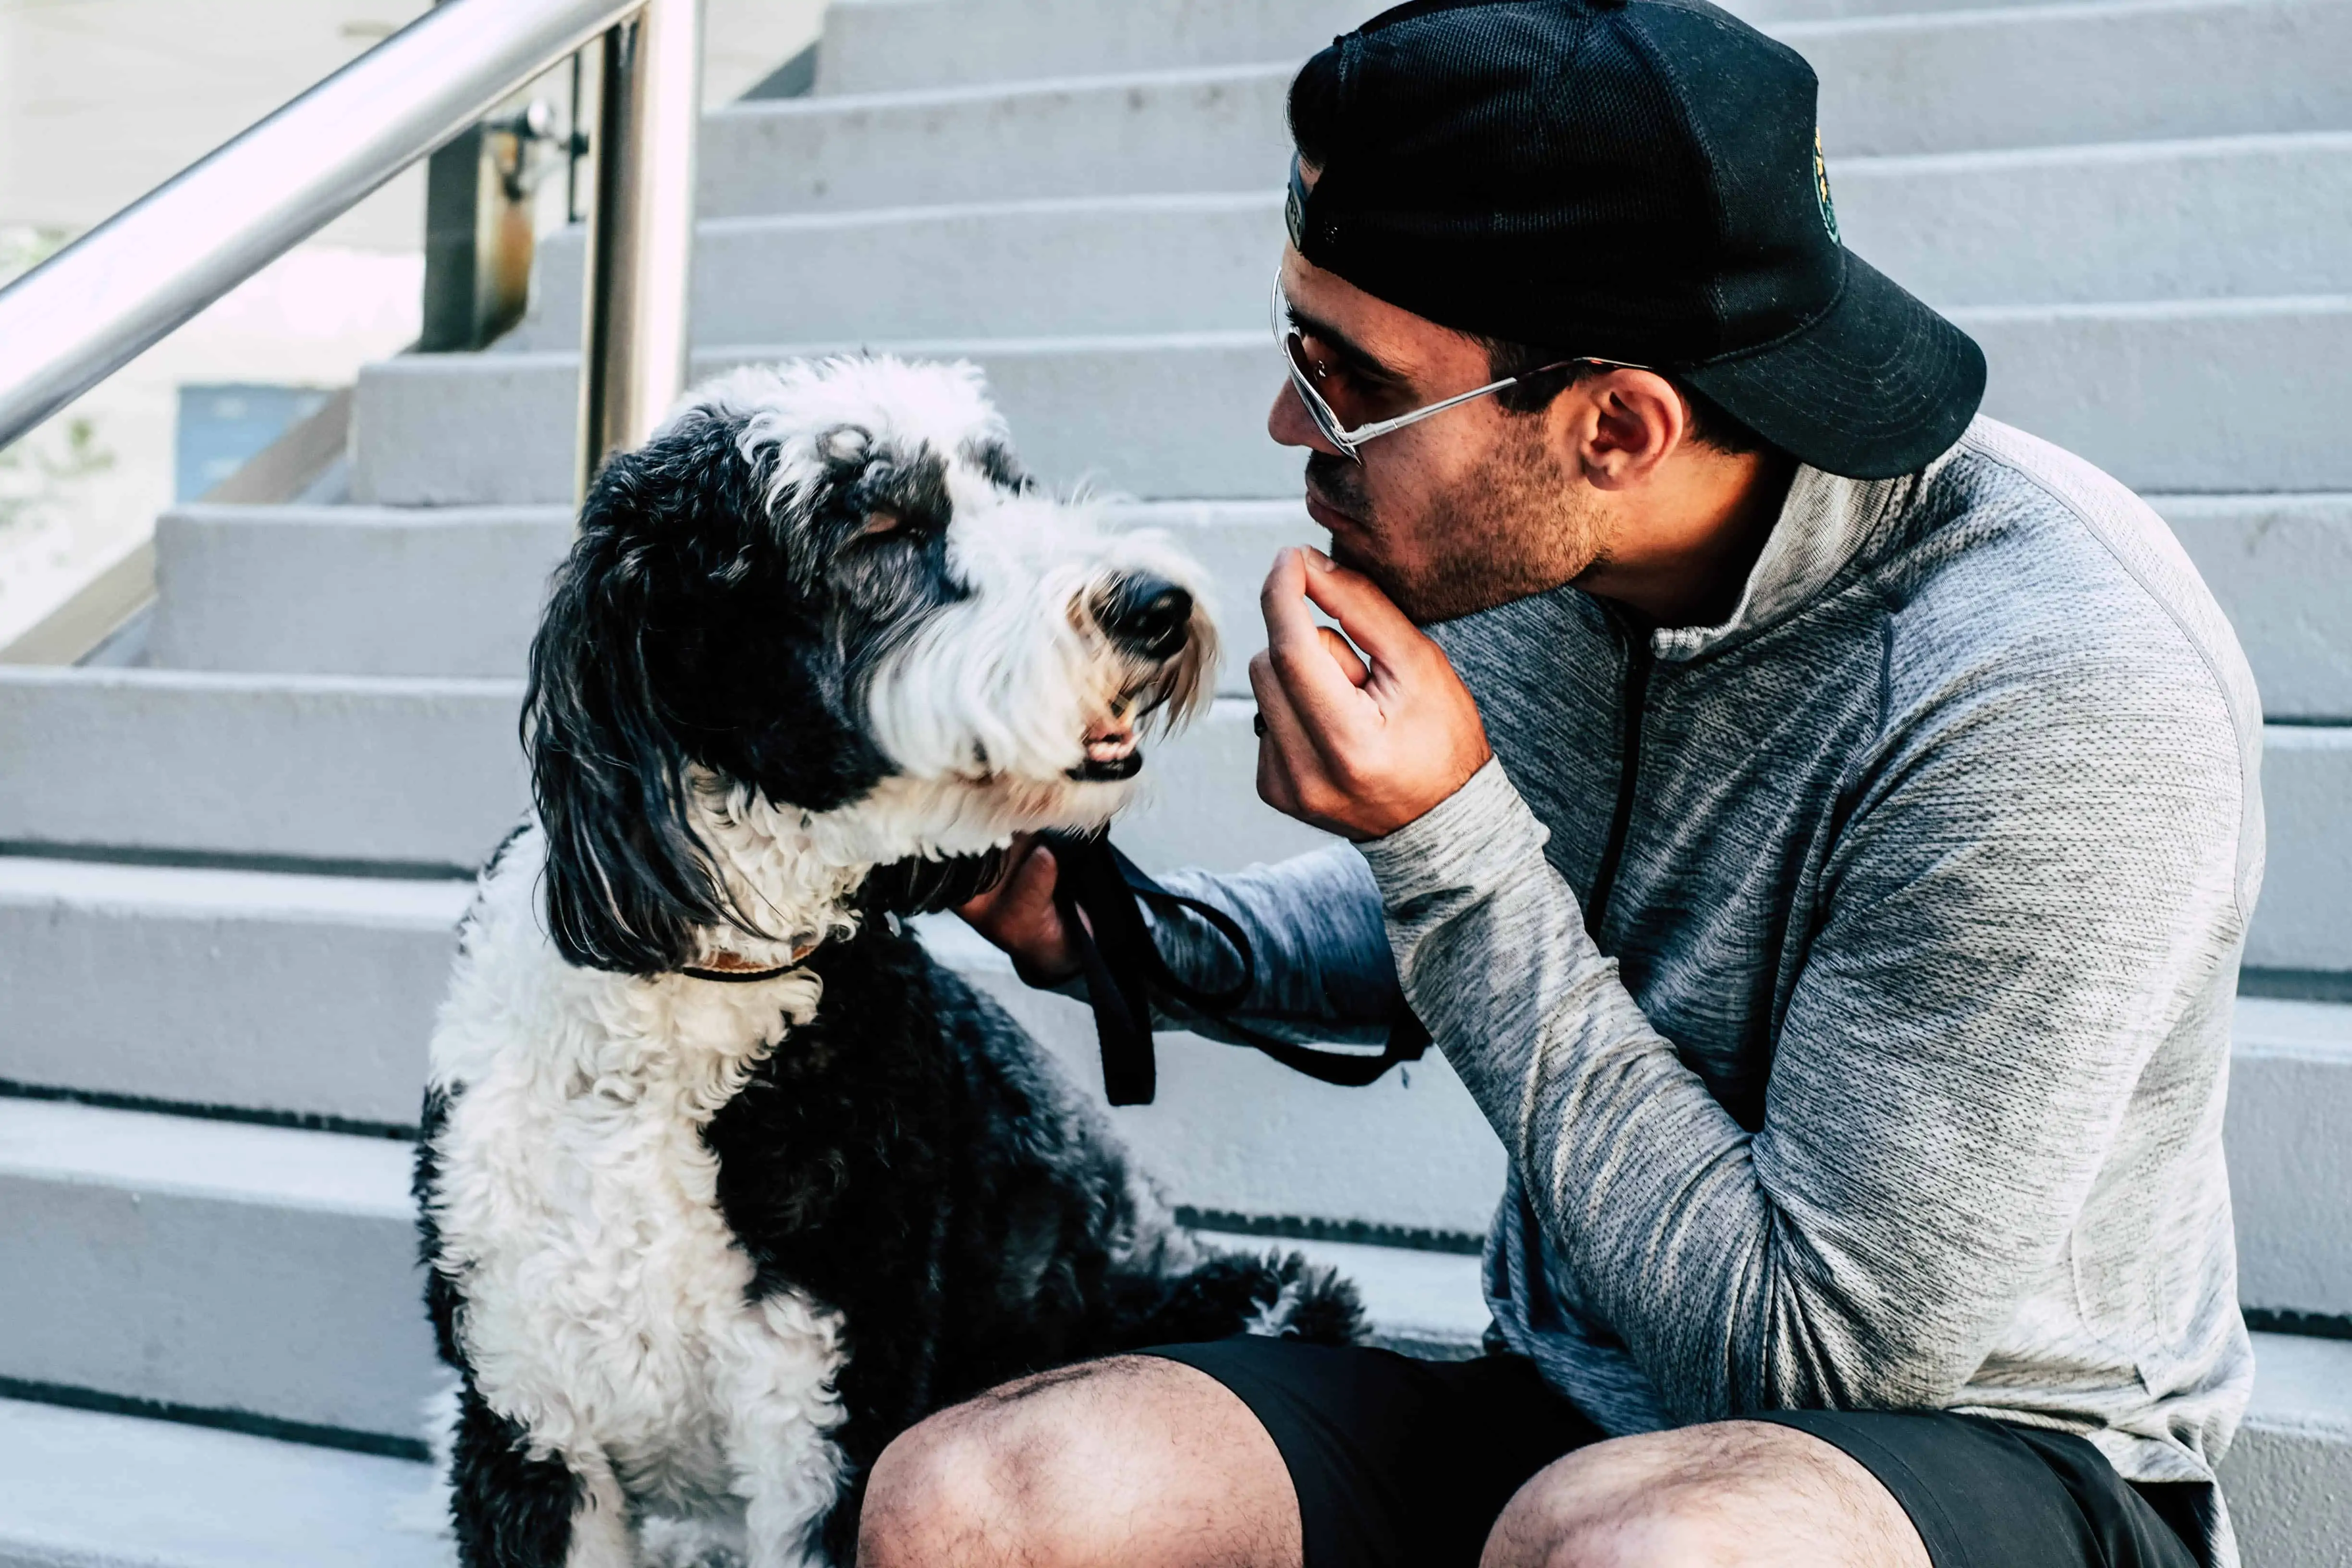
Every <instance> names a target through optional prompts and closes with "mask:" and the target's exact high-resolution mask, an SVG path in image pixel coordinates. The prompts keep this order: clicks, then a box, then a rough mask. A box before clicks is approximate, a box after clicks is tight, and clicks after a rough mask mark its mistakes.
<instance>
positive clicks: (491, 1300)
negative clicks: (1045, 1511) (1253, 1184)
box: [416, 356, 1361, 1568]
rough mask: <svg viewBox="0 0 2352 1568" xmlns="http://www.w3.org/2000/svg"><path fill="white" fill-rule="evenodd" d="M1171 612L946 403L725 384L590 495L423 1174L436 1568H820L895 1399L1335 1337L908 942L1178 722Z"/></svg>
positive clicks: (551, 607) (1326, 1291)
mask: <svg viewBox="0 0 2352 1568" xmlns="http://www.w3.org/2000/svg"><path fill="white" fill-rule="evenodd" d="M1196 578H1197V574H1196V571H1195V569H1194V568H1193V566H1192V564H1191V563H1189V562H1188V561H1186V560H1185V559H1184V558H1183V557H1182V556H1181V555H1180V554H1178V553H1177V552H1174V551H1173V550H1172V549H1171V548H1170V547H1169V546H1168V545H1167V544H1166V543H1165V542H1161V541H1160V540H1158V539H1156V538H1153V537H1150V536H1148V535H1143V534H1139V533H1114V532H1109V531H1105V530H1104V529H1102V528H1101V527H1099V526H1098V524H1097V519H1096V517H1095V516H1094V515H1093V512H1092V510H1091V509H1090V508H1088V507H1087V505H1085V504H1083V503H1079V502H1070V501H1064V500H1056V499H1054V498H1052V497H1049V496H1048V495H1046V494H1045V493H1044V492H1043V491H1042V490H1041V489H1039V488H1038V487H1037V486H1036V485H1035V484H1034V483H1033V482H1032V481H1031V480H1030V479H1027V478H1026V477H1025V476H1024V474H1023V472H1022V470H1021V469H1020V468H1019V467H1018V465H1017V464H1016V462H1015V460H1014V458H1013V455H1012V450H1011V447H1010V446H1009V444H1008V441H1007V437H1006V432H1005V426H1004V424H1003V420H1002V419H1001V418H1000V417H999V416H998V415H997V414H996V412H995V410H994V409H993V407H992V405H991V404H990V403H989V401H988V397H987V395H986V392H985V389H984V387H983V385H982V382H981V378H980V376H979V374H978V373H977V372H976V371H974V370H972V369H971V367H969V366H936V365H918V364H911V363H902V362H899V361H897V360H893V359H889V358H885V357H872V356H851V357H840V358H834V359H828V360H823V361H817V362H809V363H792V364H786V365H783V366H780V367H777V368H773V369H758V370H746V371H742V372H739V373H737V374H733V375H731V376H729V377H727V378H724V379H722V380H719V381H718V382H716V383H714V384H710V385H709V386H706V387H704V388H702V389H701V390H699V391H698V392H697V393H695V394H693V395H690V396H689V397H688V400H687V401H686V403H685V404H684V405H683V406H682V407H681V409H680V411H679V412H677V414H676V415H674V416H672V417H671V418H670V419H669V421H668V422H667V424H666V425H665V426H663V427H662V428H661V430H660V431H658V432H657V433H656V435H655V436H654V437H652V439H651V440H650V441H649V442H648V443H647V444H646V446H645V447H642V448H641V449H639V450H636V451H634V452H628V453H625V454H622V455H620V456H617V457H615V458H613V459H612V460H611V461H610V462H609V463H608V464H607V465H606V466H605V468H604V470H603V472H602V473H601V475H600V476H599V477H598V479H597V480H596V481H595V483H594V485H593V487H592V489H591V492H590V494H589V496H588V498H587V500H586V502H585V503H584V505H583V510H582V513H581V517H580V526H579V532H578V535H577V538H576V541H575V542H574V544H573V546H572V551H571V552H570V555H569V556H568V557H567V559H566V560H565V562H564V563H562V566H561V567H560V568H559V569H558V571H557V573H556V574H555V578H554V582H553V584H552V587H551V593H550V597H549V602H548V605H547V608H546V610H545V613H544V616H543V618H542V621H541V626H540V628H539V631H538V634H537V637H536V639H535V640H534V642H533V645H532V647H531V655H530V682H529V686H528V689H527V695H526V700H525V704H524V717H523V734H524V741H525V744H526V747H527V750H528V752H529V754H530V769H531V780H532V794H533V800H534V807H535V809H534V812H533V814H532V817H531V819H530V821H529V822H528V823H527V824H526V826H524V827H523V828H522V829H520V831H519V832H518V833H517V835H516V836H515V837H513V838H511V839H510V840H509V842H508V843H507V844H506V845H505V846H504V847H502V848H501V849H500V850H499V853H498V854H497V855H496V857H495V858H493V859H492V861H491V863H490V865H489V866H488V868H487V869H486V870H485V871H484V873H483V875H482V879H481V882H480V887H479V890H478V896H477V898H476V900H475V903H474V906H473V908H472V910H471V911H470V913H469V914H468V915H467V919H466V921H465V923H464V926H463V928H462V931H461V936H460V952H459V956H458V959H457V965H456V969H455V973H454V977H453V979H452V982H451V988H450V992H449V994H448V998H447V1000H446V1004H445V1005H444V1006H443V1009H442V1012H441V1014H440V1016H439V1019H438V1022H437V1025H436V1030H435V1034H434V1037H433V1042H432V1051H431V1068H430V1074H429V1078H428V1081H427V1089H426V1094H425V1109H424V1136H423V1138H422V1140H421V1142H420V1143H419V1152H418V1158H417V1171H416V1196H417V1202H418V1209H419V1215H420V1226H421V1228H422V1232H423V1247H424V1256H425V1266H426V1277H427V1285H426V1291H425V1296H426V1305H427V1309H428V1311H429V1314H430V1316H431V1319H432V1322H433V1326H434V1330H435V1331H436V1337H437V1340H438V1343H439V1348H440V1353H441V1355H442V1357H443V1359H444V1360H445V1361H446V1362H447V1363H448V1364H449V1366H450V1367H451V1368H453V1369H454V1370H455V1373H456V1374H457V1390H456V1394H455V1408H454V1410H452V1411H450V1412H448V1413H447V1418H446V1431H445V1432H444V1433H443V1434H441V1447H442V1448H443V1451H444V1456H445V1457H444V1480H445V1484H446V1490H447V1496H448V1503H449V1511H450V1518H451V1521H452V1523H453V1526H454V1531H455V1535H456V1540H457V1548H458V1555H459V1557H460V1559H461V1561H462V1562H464V1563H466V1564H467V1565H468V1568H557V1565H558V1564H562V1565H567V1568H619V1565H622V1564H635V1563H654V1562H681V1563H682V1562H692V1563H714V1562H734V1563H746V1564H749V1565H750V1568H783V1565H786V1564H803V1563H827V1562H830V1563H841V1564H846V1563H849V1562H850V1561H851V1559H852V1558H853V1557H854V1555H855V1547H856V1510H857V1502H858V1500H859V1498H860V1496H861V1495H862V1493H861V1489H862V1486H863V1482H864V1479H865V1477H866V1473H867V1471H868V1469H869V1468H870V1467H871V1466H872V1464H873V1462H874V1460H875V1458H876V1457H877V1455H879V1454H880V1452H881V1451H882V1449H883V1447H885V1446H886V1445H887V1444H888V1442H889V1441H890V1440H891V1439H892V1438H893V1437H894V1436H897V1435H898V1433H900V1432H902V1431H904V1430H905V1429H906V1428H907V1427H908V1426H911V1425H912V1424H914V1423H915V1422H916V1421H918V1420H919V1419H921V1418H922V1417H923V1416H924V1415H927V1414H929V1412H931V1411H933V1410H936V1409H939V1408H941V1407H943V1406H945V1405H950V1404H952V1403H955V1402H957V1401H959V1400H961V1399H963V1398H966V1397H968V1396H970V1395H971V1394H976V1393H979V1392H980V1391H982V1390H984V1389H986V1388H989V1387H991V1386H993V1385H995V1384H1000V1383H1002V1382H1003V1381H1005V1380H1007V1379H1010V1378H1013V1377H1017V1376H1020V1375H1022V1374H1024V1373H1032V1372H1036V1371H1040V1370H1043V1369H1046V1368H1050V1367H1053V1366H1056V1365H1059V1364H1063V1363H1069V1362H1073V1361H1076V1360H1079V1359H1083V1358H1087V1357H1092V1356H1097V1355H1101V1354H1105V1353H1109V1352H1118V1351H1121V1350H1132V1349H1136V1348H1139V1347H1142V1346H1146V1345H1150V1344H1153V1343H1162V1342H1178V1341H1186V1340H1200V1339H1210V1338H1218V1337H1223V1336H1224V1335H1228V1334H1233V1333H1237V1332H1244V1331H1251V1332H1259V1333H1276V1334H1287V1335H1295V1336H1298V1337H1302V1338H1307V1339H1312V1340H1317V1341H1320V1342H1330V1343H1341V1342H1352V1341H1355V1340H1357V1339H1358V1338H1360V1333H1361V1325H1360V1310H1359V1306H1358V1303H1357V1300H1356V1298H1355V1296H1354V1293H1353V1291H1352V1290H1351V1289H1350V1288H1349V1286H1347V1285H1346V1284H1345V1283H1344V1282H1343V1281H1341V1280H1339V1279H1337V1278H1336V1277H1334V1276H1333V1275H1331V1274H1330V1273H1329V1272H1328V1271H1323V1270H1318V1269H1316V1268H1310V1267H1308V1266H1307V1264H1305V1263H1304V1262H1303V1261H1302V1260H1301V1259H1299V1258H1297V1257H1296V1256H1295V1255H1294V1256H1266V1257H1251V1256H1223V1255H1216V1254H1212V1253H1209V1252H1207V1251H1205V1250H1204V1249H1202V1247H1199V1246H1198V1244H1196V1243H1195V1242H1193V1241H1192V1239H1191V1238H1190V1237H1188V1236H1187V1235H1186V1233H1184V1232H1182V1231H1181V1230H1180V1229H1178V1228H1177V1227H1176V1226H1174V1225H1173V1224H1172V1222H1171V1218H1170V1216H1169V1215H1168V1213H1167V1211H1166V1209H1165V1208H1164V1206H1163V1205H1162V1204H1161V1203H1160V1200H1159V1199H1158V1198H1157V1197H1156V1196H1155V1194H1154V1193H1153V1191H1152V1189H1151V1188H1150V1185H1149V1184H1148V1183H1147V1182H1146V1181H1145V1180H1144V1179H1143V1178H1142V1177H1141V1176H1139V1173H1137V1172H1136V1171H1135V1170H1134V1169H1133V1168H1132V1167H1131V1166H1130V1164H1129V1161H1128V1160H1127V1158H1126V1157H1125V1155H1124V1154H1123V1153H1122V1152H1121V1150H1120V1148H1119V1145H1118V1142H1117V1140H1116V1139H1115V1137H1114V1136H1113V1135H1112V1133H1111V1131H1109V1129H1108V1126H1107V1125H1106V1121H1107V1119H1105V1118H1103V1117H1101V1116H1100V1115H1098V1114H1097V1113H1096V1112H1095V1111H1093V1110H1091V1109H1090V1107H1089V1106H1088V1104H1087V1101H1085V1100H1083V1099H1082V1098H1081V1097H1080V1096H1079V1095H1078V1094H1077V1093H1076V1091H1075V1090H1074V1089H1072V1087H1071V1086H1070V1085H1069V1084H1068V1083H1066V1081H1065V1080H1064V1079H1062V1077H1061V1076H1060V1075H1059V1073H1058V1072H1057V1071H1056V1070H1055V1067H1054V1065H1053V1063H1052V1062H1051V1061H1050V1060H1049V1058H1047V1056H1046V1054H1045V1051H1044V1050H1043V1049H1042V1048H1041V1047H1038V1046H1037V1045H1036V1044H1035V1043H1034V1041H1033V1040H1031V1039H1030V1038H1029V1037H1026V1036H1025V1035H1024V1033H1023V1032H1022V1031H1021V1029H1020V1028H1019V1027H1018V1026H1016V1025H1015V1024H1014V1023H1013V1021H1012V1020H1011V1019H1010V1018H1009V1017H1008V1016H1006V1015H1005V1014H1004V1013H1003V1012H1002V1011H1001V1010H1000V1009H998V1008H997V1007H995V1006H994V1005H992V1004H991V1003H990V1002H988V1001H987V1000H986V999H985V998H983V997H982V996H981V995H979V994H976V993H975V992H973V991H972V990H971V988H970V987H968V986H967V985H965V984H963V983H962V982H961V981H960V980H958V979H957V978H956V977H955V976H954V975H953V974H951V973H948V972H946V971H944V970H942V969H941V968H940V967H939V966H938V965H936V964H935V963H932V962H931V961H930V959H929V957H928V956H927V955H926V953H925V952H924V950H923V948H922V947H921V946H920V945H919V943H918V942H917V941H916V940H915V939H914V938H913V936H912V935H911V934H910V933H909V931H908V928H907V926H906V925H905V923H904V922H905V921H906V920H907V919H908V917H909V916H912V915H914V914H917V913H920V912H926V911H931V910H940V909H943V908H946V907H949V906H950V905H952V904H954V903H957V902H960V901H961V900H964V899H966V898H969V897H971V896H972V895H973V894H975V893H976V892H978V891H979V890H981V889H982V888H984V887H985V886H987V885H988V884H989V883H990V881H991V879H992V877H993V876H995V875H996V874H997V871H998V868H999V867H1000V866H1001V858H1002V851H1003V849H1004V847H1006V846H1007V845H1008V843H1009V842H1010V841H1011V840H1012V839H1013V837H1014V836H1015V835H1016V834H1021V833H1024V832H1029V831H1034V830H1043V829H1061V830H1087V829H1092V828H1096V827H1099V826H1101V825H1103V824H1105V823H1107V822H1108V820H1109V819H1110V817H1111V816H1113V815H1114V814H1115V813H1116V812H1117V811H1118V809H1119V807H1120V806H1121V805H1123V804H1125V802H1126V801H1127V800H1128V798H1129V795H1130V793H1131V792H1132V790H1133V789H1134V787H1135V779H1136V775H1137V773H1138V772H1139V769H1140V767H1141V765H1142V761H1143V755H1142V751H1141V749H1140V742H1141V740H1142V739H1144V738H1146V735H1147V732H1153V733H1156V732H1159V731H1164V730H1165V729H1168V728H1171V727H1172V726H1173V725H1174V724H1176V723H1178V722H1181V721H1182V720H1183V719H1185V718H1186V717H1187V716H1189V715H1191V714H1192V713H1193V712H1194V711H1195V710H1198V709H1199V708H1200V707H1201V706H1202V705H1203V704H1204V703H1205V701H1206V700H1207V696H1208V691H1209V678H1210V675H1211V673H1212V672H1213V669H1214V668H1215V660H1216V635H1215V631H1214V629H1213V625H1212V623H1211V620H1210V618H1209V616H1208V613H1207V611H1206V609H1205V608H1204V605H1203V595H1202V592H1201V585H1200V584H1199V583H1198V581H1197V580H1196Z"/></svg>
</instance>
